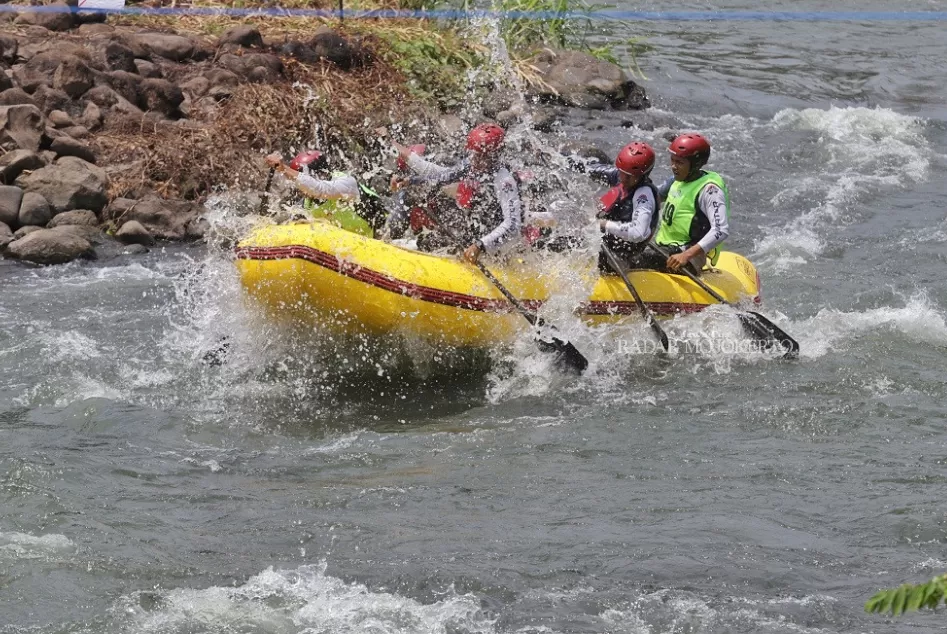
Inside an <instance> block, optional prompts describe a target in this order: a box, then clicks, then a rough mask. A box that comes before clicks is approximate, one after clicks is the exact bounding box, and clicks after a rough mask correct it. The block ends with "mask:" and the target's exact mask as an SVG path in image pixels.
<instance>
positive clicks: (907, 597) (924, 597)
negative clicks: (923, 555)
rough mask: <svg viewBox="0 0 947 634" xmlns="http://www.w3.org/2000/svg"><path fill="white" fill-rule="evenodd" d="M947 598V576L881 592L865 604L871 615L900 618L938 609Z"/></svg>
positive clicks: (906, 584)
mask: <svg viewBox="0 0 947 634" xmlns="http://www.w3.org/2000/svg"><path fill="white" fill-rule="evenodd" d="M945 596H947V574H943V575H940V576H938V577H934V578H933V579H931V580H930V581H928V582H927V583H921V584H917V585H912V584H910V583H905V584H903V585H901V586H900V587H898V588H891V589H888V590H881V591H880V592H878V593H877V594H875V596H873V597H872V598H870V599H868V602H867V603H865V611H866V612H869V613H878V614H891V615H892V616H898V615H900V614H904V613H905V612H911V611H913V610H920V609H924V608H927V609H933V608H936V607H937V606H938V605H939V604H940V603H941V601H943V600H944V597H945Z"/></svg>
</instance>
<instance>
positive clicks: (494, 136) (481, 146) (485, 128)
mask: <svg viewBox="0 0 947 634" xmlns="http://www.w3.org/2000/svg"><path fill="white" fill-rule="evenodd" d="M504 137H506V132H504V131H503V128H501V127H500V126H498V125H497V124H495V123H481V124H480V125H478V126H477V127H476V128H474V129H473V130H471V131H470V134H468V135H467V149H468V150H473V151H474V152H495V151H496V150H499V149H500V146H501V145H503V139H504Z"/></svg>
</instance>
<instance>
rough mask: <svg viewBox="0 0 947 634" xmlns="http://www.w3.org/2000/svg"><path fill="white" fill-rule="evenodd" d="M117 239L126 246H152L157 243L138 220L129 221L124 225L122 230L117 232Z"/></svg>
mask: <svg viewBox="0 0 947 634" xmlns="http://www.w3.org/2000/svg"><path fill="white" fill-rule="evenodd" d="M115 239H116V240H118V241H119V242H122V243H124V244H143V245H146V246H151V245H152V244H154V243H155V239H154V236H152V235H151V234H150V233H149V232H148V230H147V229H145V227H144V225H142V224H141V223H140V222H138V221H137V220H129V221H128V222H126V223H124V224H123V225H122V226H121V228H119V230H118V231H116V232H115Z"/></svg>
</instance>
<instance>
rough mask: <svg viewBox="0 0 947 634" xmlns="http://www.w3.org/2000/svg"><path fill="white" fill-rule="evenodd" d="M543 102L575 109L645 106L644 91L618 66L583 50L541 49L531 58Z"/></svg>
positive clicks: (538, 93)
mask: <svg viewBox="0 0 947 634" xmlns="http://www.w3.org/2000/svg"><path fill="white" fill-rule="evenodd" d="M534 66H535V68H536V70H537V71H538V74H539V76H540V78H541V79H542V82H539V83H538V84H537V86H538V88H537V89H536V90H537V92H536V93H535V94H536V96H538V97H539V98H540V99H542V100H544V101H551V102H558V103H563V104H565V105H567V106H573V107H578V108H592V109H604V108H607V107H613V108H638V109H640V108H646V107H648V105H649V104H648V100H647V97H646V96H645V95H644V91H643V90H642V89H641V88H640V87H639V86H638V85H637V84H635V82H633V81H632V80H631V79H630V78H629V77H628V75H627V74H626V73H625V71H624V70H622V69H621V68H620V67H619V66H617V65H615V64H612V63H610V62H606V61H604V60H601V59H598V58H597V57H595V56H593V55H590V54H589V53H584V52H582V51H564V50H557V51H553V50H550V49H543V51H542V52H541V53H539V55H538V56H537V57H536V59H535V60H534Z"/></svg>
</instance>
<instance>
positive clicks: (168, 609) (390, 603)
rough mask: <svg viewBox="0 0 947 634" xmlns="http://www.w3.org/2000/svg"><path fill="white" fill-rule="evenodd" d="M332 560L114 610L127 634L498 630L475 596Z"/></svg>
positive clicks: (140, 598)
mask: <svg viewBox="0 0 947 634" xmlns="http://www.w3.org/2000/svg"><path fill="white" fill-rule="evenodd" d="M325 571H326V564H325V563H324V562H323V563H322V564H321V565H304V566H300V567H299V568H297V569H295V570H274V569H273V568H268V569H266V570H264V571H263V572H261V573H260V574H258V575H255V576H254V577H251V578H250V579H249V580H247V582H246V583H244V584H243V585H240V586H235V587H210V588H206V589H200V590H195V589H188V588H182V589H176V590H158V591H154V592H136V593H134V594H132V595H131V596H127V597H124V598H123V599H122V600H121V601H120V602H119V604H118V605H117V606H116V607H115V608H114V609H113V614H114V618H115V619H116V620H118V621H120V625H121V626H122V630H123V631H133V632H137V633H141V634H148V633H155V634H157V633H161V634H178V633H180V634H184V633H185V632H193V631H197V630H199V631H202V632H209V633H217V632H219V633H221V634H223V633H227V632H251V631H252V632H269V633H271V634H282V633H286V634H298V633H302V632H305V633H306V634H356V633H358V634H363V633H373V634H375V633H377V634H383V633H384V634H400V633H404V634H447V633H449V632H470V633H472V634H473V633H483V634H486V633H491V632H493V631H494V621H493V620H491V619H489V618H487V617H486V616H484V615H483V614H482V613H481V612H480V601H479V600H478V599H477V598H476V597H474V596H473V595H458V594H456V593H453V592H448V593H447V594H446V595H444V596H443V598H441V599H440V600H439V601H436V602H435V603H432V604H423V603H420V602H418V601H415V600H414V599H410V598H407V597H403V596H400V595H398V594H394V593H388V592H381V591H377V592H376V591H372V590H369V589H368V588H367V587H366V586H364V585H362V584H359V583H355V582H352V583H347V582H345V581H342V580H341V579H337V578H335V577H332V576H329V575H327V574H326V573H325Z"/></svg>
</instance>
